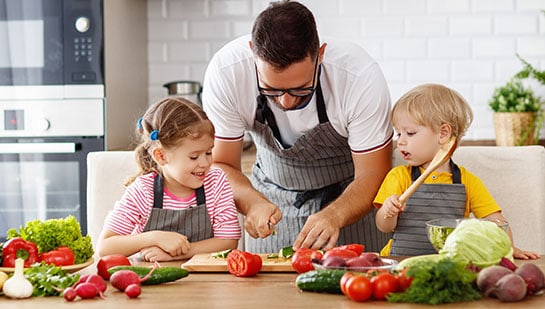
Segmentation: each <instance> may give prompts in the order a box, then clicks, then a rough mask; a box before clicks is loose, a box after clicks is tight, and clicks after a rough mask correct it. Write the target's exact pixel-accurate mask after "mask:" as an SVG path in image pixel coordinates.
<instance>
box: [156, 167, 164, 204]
mask: <svg viewBox="0 0 545 309" xmlns="http://www.w3.org/2000/svg"><path fill="white" fill-rule="evenodd" d="M163 192H164V191H163V178H162V177H161V175H160V174H157V175H156V176H155V179H154V180H153V208H159V209H161V208H163Z"/></svg>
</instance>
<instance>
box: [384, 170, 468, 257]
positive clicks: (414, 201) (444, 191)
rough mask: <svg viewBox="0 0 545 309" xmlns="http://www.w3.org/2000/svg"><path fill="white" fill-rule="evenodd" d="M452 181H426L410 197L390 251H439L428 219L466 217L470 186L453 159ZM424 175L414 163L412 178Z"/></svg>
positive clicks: (416, 252) (428, 252)
mask: <svg viewBox="0 0 545 309" xmlns="http://www.w3.org/2000/svg"><path fill="white" fill-rule="evenodd" d="M450 168H451V171H452V184H422V185H421V186H420V187H419V188H418V190H416V191H415V192H414V194H413V195H412V196H411V197H410V198H409V199H408V200H407V203H406V207H405V210H404V211H403V212H402V213H401V214H400V215H399V218H398V220H397V227H396V229H395V232H394V235H393V242H392V249H391V251H390V255H404V256H414V255H423V254H433V253H437V252H436V251H435V249H434V248H433V246H432V245H431V243H430V241H429V240H428V236H427V234H426V223H425V222H426V221H428V220H432V219H439V218H463V217H464V212H465V208H466V187H465V185H463V184H462V182H461V173H460V169H459V168H458V166H457V165H456V164H454V162H453V161H452V160H450ZM418 176H420V168H419V167H418V166H413V167H412V169H411V178H412V181H413V182H414V181H415V180H416V179H417V178H418Z"/></svg>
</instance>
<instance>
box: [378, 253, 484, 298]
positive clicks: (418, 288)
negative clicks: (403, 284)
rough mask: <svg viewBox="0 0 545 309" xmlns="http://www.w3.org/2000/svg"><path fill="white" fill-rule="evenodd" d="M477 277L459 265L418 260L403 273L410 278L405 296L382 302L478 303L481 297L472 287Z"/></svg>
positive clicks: (463, 264) (459, 263)
mask: <svg viewBox="0 0 545 309" xmlns="http://www.w3.org/2000/svg"><path fill="white" fill-rule="evenodd" d="M477 275H478V273H476V272H473V271H471V270H470V269H468V267H467V264H466V263H464V262H462V261H458V260H453V259H450V258H442V259H439V260H437V261H430V260H422V261H419V262H417V263H415V264H413V265H411V266H410V267H409V268H408V269H407V276H409V277H412V278H413V281H412V283H411V285H410V287H409V288H408V289H407V290H405V292H402V293H392V294H389V295H388V296H387V298H386V299H387V300H388V301H389V302H398V303H400V302H403V303H423V304H429V305H437V304H443V303H454V302H463V301H471V300H478V299H480V298H481V294H480V293H479V290H478V289H477V286H476V283H475V282H476V280H477Z"/></svg>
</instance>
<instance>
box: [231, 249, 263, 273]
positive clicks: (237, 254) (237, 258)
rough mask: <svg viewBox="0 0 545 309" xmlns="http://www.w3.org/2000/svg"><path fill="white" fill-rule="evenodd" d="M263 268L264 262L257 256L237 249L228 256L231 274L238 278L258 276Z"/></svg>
mask: <svg viewBox="0 0 545 309" xmlns="http://www.w3.org/2000/svg"><path fill="white" fill-rule="evenodd" d="M262 266H263V260H262V259H261V257H260V256H259V255H257V254H253V253H250V252H245V251H240V250H238V249H235V250H233V251H231V252H229V254H228V255H227V267H228V268H229V272H230V273H231V274H233V275H235V276H237V277H251V276H255V275H257V273H258V272H259V271H260V270H261V267H262Z"/></svg>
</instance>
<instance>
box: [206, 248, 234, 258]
mask: <svg viewBox="0 0 545 309" xmlns="http://www.w3.org/2000/svg"><path fill="white" fill-rule="evenodd" d="M231 251H233V249H227V250H223V251H218V252H214V253H212V254H211V256H212V258H214V259H224V258H226V257H227V255H228V254H229V252H231Z"/></svg>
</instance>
